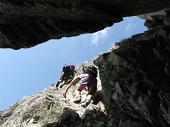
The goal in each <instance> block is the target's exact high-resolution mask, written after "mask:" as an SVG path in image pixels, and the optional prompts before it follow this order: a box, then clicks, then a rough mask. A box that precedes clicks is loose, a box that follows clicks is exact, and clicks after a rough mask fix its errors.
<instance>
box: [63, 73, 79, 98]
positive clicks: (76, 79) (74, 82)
mask: <svg viewBox="0 0 170 127" xmlns="http://www.w3.org/2000/svg"><path fill="white" fill-rule="evenodd" d="M79 79H80V77H79V76H77V77H75V78H74V79H73V80H72V81H71V82H70V84H69V85H68V86H67V88H66V90H65V92H64V93H63V96H64V97H65V98H66V93H67V91H68V90H69V89H70V87H71V86H72V85H75V84H76V83H77V81H78V80H79Z"/></svg>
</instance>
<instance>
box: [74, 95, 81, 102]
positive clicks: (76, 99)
mask: <svg viewBox="0 0 170 127" xmlns="http://www.w3.org/2000/svg"><path fill="white" fill-rule="evenodd" d="M73 102H74V103H76V104H77V103H80V102H81V96H75V98H74V101H73Z"/></svg>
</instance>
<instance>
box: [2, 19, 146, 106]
mask: <svg viewBox="0 0 170 127" xmlns="http://www.w3.org/2000/svg"><path fill="white" fill-rule="evenodd" d="M146 30H147V28H146V27H145V26H144V20H143V19H140V18H139V17H136V16H134V17H127V18H124V20H123V21H122V22H119V23H115V24H114V25H113V26H112V27H108V28H105V29H103V30H101V31H98V32H96V33H92V34H83V35H79V36H77V37H69V38H66V37H64V38H62V39H60V40H55V39H52V40H49V41H48V42H46V43H43V44H40V45H37V46H35V47H33V48H29V49H20V50H12V49H0V56H1V58H0V61H1V63H0V69H1V72H2V73H0V77H1V79H0V83H1V84H2V85H1V86H0V87H1V88H0V93H1V94H0V96H1V97H3V96H5V98H4V99H3V98H1V99H0V109H4V108H6V107H8V106H9V105H11V104H12V103H15V102H16V101H17V100H19V99H20V98H21V97H23V96H25V95H30V94H32V93H35V92H37V91H41V90H42V89H43V88H45V87H47V85H49V84H52V83H55V82H57V80H58V79H59V76H60V73H61V68H62V67H63V66H64V64H81V63H83V62H85V61H88V60H90V59H94V58H95V57H97V56H98V55H99V54H102V53H104V52H107V51H108V50H109V48H111V46H112V45H113V44H114V43H115V42H120V41H121V40H123V39H126V38H128V37H131V36H132V35H135V34H138V33H143V32H144V31H146Z"/></svg>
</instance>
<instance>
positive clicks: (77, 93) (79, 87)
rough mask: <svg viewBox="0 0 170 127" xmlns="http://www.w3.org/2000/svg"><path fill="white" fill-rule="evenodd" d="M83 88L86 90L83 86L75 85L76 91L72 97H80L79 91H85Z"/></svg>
mask: <svg viewBox="0 0 170 127" xmlns="http://www.w3.org/2000/svg"><path fill="white" fill-rule="evenodd" d="M85 88H86V85H84V84H78V85H77V88H76V90H75V92H74V95H75V96H80V93H81V91H82V90H83V89H85Z"/></svg>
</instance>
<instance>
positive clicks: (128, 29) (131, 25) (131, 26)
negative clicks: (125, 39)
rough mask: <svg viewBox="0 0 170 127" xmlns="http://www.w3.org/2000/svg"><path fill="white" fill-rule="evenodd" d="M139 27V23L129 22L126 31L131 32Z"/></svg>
mask: <svg viewBox="0 0 170 127" xmlns="http://www.w3.org/2000/svg"><path fill="white" fill-rule="evenodd" d="M136 27H137V24H136V23H133V22H132V23H129V24H127V26H126V27H125V32H129V31H131V30H133V29H135V28H136Z"/></svg>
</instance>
